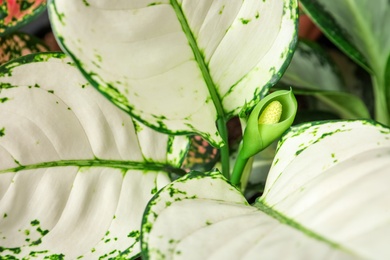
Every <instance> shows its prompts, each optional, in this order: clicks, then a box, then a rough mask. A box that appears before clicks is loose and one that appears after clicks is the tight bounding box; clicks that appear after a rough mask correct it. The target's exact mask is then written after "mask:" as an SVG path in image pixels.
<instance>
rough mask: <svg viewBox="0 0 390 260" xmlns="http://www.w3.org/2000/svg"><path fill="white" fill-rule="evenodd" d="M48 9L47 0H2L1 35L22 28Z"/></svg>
mask: <svg viewBox="0 0 390 260" xmlns="http://www.w3.org/2000/svg"><path fill="white" fill-rule="evenodd" d="M45 9H46V0H0V18H1V19H0V37H2V36H4V35H7V34H9V33H10V32H12V31H14V30H16V29H18V28H20V27H21V26H23V25H25V24H26V23H28V22H30V21H31V20H32V19H34V18H36V17H37V16H38V15H39V14H40V13H42V12H43V11H44V10H45Z"/></svg>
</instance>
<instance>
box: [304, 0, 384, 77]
mask: <svg viewBox="0 0 390 260" xmlns="http://www.w3.org/2000/svg"><path fill="white" fill-rule="evenodd" d="M301 3H302V6H303V8H304V10H305V11H306V13H307V14H308V15H310V16H311V18H312V19H313V20H314V21H315V22H316V23H317V24H318V25H319V26H320V28H321V29H322V30H323V31H324V33H325V34H326V35H327V36H328V37H329V38H330V39H331V40H333V41H334V43H335V44H337V45H338V46H339V47H340V48H341V49H342V50H343V51H344V52H345V53H346V54H347V55H349V56H350V57H351V58H352V59H354V60H355V61H356V62H358V63H359V64H360V65H361V66H362V67H364V68H365V69H367V70H368V71H371V72H373V73H374V74H377V76H379V78H383V76H384V73H388V72H386V67H389V60H390V41H389V37H388V31H389V30H390V3H389V1H388V0H377V1H375V2H373V1H369V0H359V1H353V0H346V1H338V0H301Z"/></svg>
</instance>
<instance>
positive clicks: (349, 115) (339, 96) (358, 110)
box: [294, 88, 371, 119]
mask: <svg viewBox="0 0 390 260" xmlns="http://www.w3.org/2000/svg"><path fill="white" fill-rule="evenodd" d="M294 93H296V94H297V95H310V96H314V97H316V98H317V99H318V100H320V101H321V102H323V103H324V104H326V105H327V106H328V107H329V108H330V110H331V111H334V112H336V113H337V114H338V115H339V116H340V118H343V119H369V118H371V116H370V113H369V112H368V109H367V107H366V105H365V104H364V102H363V101H362V100H361V99H360V98H358V97H356V96H355V95H352V94H349V93H346V92H337V91H320V90H303V89H297V88H295V89H294Z"/></svg>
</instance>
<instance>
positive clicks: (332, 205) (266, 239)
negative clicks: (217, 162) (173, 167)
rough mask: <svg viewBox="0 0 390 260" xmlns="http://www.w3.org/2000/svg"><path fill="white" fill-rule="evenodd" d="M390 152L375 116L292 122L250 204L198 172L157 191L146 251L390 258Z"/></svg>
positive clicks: (389, 137)
mask: <svg viewBox="0 0 390 260" xmlns="http://www.w3.org/2000/svg"><path fill="white" fill-rule="evenodd" d="M389 157H390V129H389V128H386V127H383V126H381V125H378V124H376V123H373V122H370V121H339V122H323V123H315V124H306V125H301V126H298V127H294V128H293V129H292V130H291V131H289V132H288V133H287V134H286V135H285V136H284V138H283V139H282V141H281V142H280V146H279V148H278V152H277V155H276V157H275V160H274V163H273V166H272V168H271V170H270V173H269V176H268V179H267V183H266V188H265V192H264V195H263V196H262V197H261V198H259V199H258V200H257V202H256V203H255V205H254V206H249V205H248V203H247V202H246V201H245V199H244V197H243V196H242V195H241V194H240V192H239V191H238V190H236V189H235V188H234V187H232V186H231V185H230V184H229V183H228V182H227V181H226V180H225V179H224V178H223V177H222V176H221V175H220V174H218V173H209V174H200V173H192V174H191V175H189V176H186V177H184V178H182V179H179V180H178V181H176V182H174V183H171V184H169V185H168V186H166V187H165V188H163V189H162V190H161V191H160V192H159V193H158V194H156V196H155V197H154V198H153V199H152V200H151V202H150V203H149V206H148V208H147V211H146V213H145V216H144V223H143V228H142V235H141V240H142V247H143V249H144V252H143V253H144V256H145V257H149V259H157V258H161V257H166V258H167V259H172V258H175V259H386V258H389V257H390V250H389V247H388V243H387V241H389V239H390V235H389V234H390V225H389V223H390V211H389V203H390V194H389V192H388V183H389V182H390V174H389V171H388V169H389V167H390V160H389Z"/></svg>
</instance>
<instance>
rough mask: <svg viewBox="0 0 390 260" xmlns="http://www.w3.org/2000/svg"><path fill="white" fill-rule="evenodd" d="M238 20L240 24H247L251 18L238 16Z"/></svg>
mask: <svg viewBox="0 0 390 260" xmlns="http://www.w3.org/2000/svg"><path fill="white" fill-rule="evenodd" d="M240 21H241V23H242V24H248V23H249V22H250V21H251V19H244V18H240Z"/></svg>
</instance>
